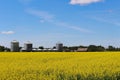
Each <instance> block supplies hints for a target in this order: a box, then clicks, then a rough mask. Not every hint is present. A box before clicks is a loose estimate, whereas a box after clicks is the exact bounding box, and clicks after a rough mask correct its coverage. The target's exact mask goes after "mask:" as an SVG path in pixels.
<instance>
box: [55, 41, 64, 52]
mask: <svg viewBox="0 0 120 80" xmlns="http://www.w3.org/2000/svg"><path fill="white" fill-rule="evenodd" d="M56 49H57V50H58V51H59V52H62V51H63V44H62V43H57V44H56Z"/></svg>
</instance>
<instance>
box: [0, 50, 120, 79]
mask: <svg viewBox="0 0 120 80" xmlns="http://www.w3.org/2000/svg"><path fill="white" fill-rule="evenodd" d="M119 79H120V52H28V53H27V52H19V53H13V52H3V53H2V52H1V53H0V80H119Z"/></svg>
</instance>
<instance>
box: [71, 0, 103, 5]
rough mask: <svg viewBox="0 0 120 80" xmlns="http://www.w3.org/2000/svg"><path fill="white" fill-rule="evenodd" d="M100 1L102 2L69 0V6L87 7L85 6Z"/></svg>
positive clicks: (95, 0) (96, 0)
mask: <svg viewBox="0 0 120 80" xmlns="http://www.w3.org/2000/svg"><path fill="white" fill-rule="evenodd" d="M101 1H103V0H71V1H70V4H72V5H76V4H80V5H87V4H91V3H96V2H101Z"/></svg>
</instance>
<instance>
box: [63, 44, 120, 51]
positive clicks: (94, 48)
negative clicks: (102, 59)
mask: <svg viewBox="0 0 120 80" xmlns="http://www.w3.org/2000/svg"><path fill="white" fill-rule="evenodd" d="M78 48H87V51H88V52H97V51H98V52H103V51H120V48H117V47H113V46H108V47H107V48H105V47H103V46H101V45H99V46H96V45H89V46H72V47H67V46H64V47H63V49H64V50H71V51H75V50H78Z"/></svg>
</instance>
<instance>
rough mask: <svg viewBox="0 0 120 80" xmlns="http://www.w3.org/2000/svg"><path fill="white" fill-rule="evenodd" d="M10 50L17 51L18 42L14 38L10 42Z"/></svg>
mask: <svg viewBox="0 0 120 80" xmlns="http://www.w3.org/2000/svg"><path fill="white" fill-rule="evenodd" d="M11 51H12V52H19V42H18V41H16V40H13V41H12V42H11Z"/></svg>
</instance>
